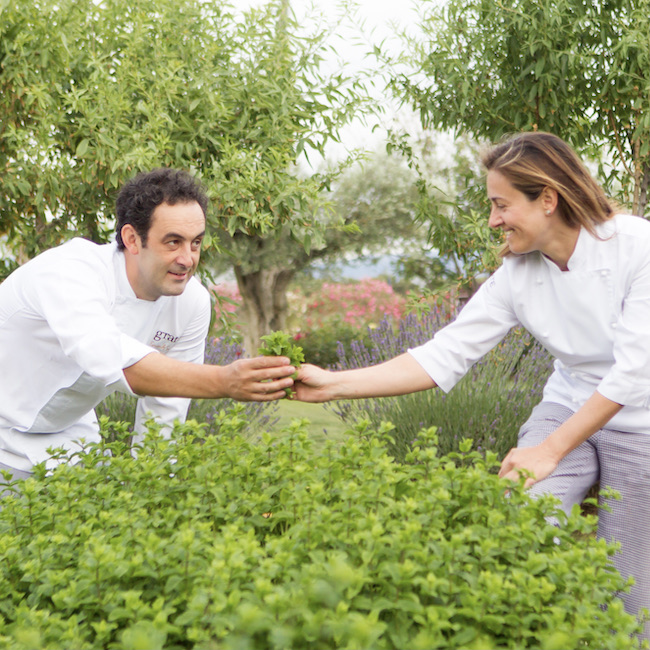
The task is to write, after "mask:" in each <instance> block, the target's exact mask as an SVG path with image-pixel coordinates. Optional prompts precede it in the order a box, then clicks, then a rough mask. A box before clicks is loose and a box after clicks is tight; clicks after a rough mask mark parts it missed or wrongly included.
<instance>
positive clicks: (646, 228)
mask: <svg viewBox="0 0 650 650" xmlns="http://www.w3.org/2000/svg"><path fill="white" fill-rule="evenodd" d="M598 234H599V235H604V236H606V237H609V236H612V235H623V236H625V235H631V236H633V237H641V238H647V239H650V221H648V220H647V219H644V218H643V217H638V216H636V215H634V214H624V213H620V214H616V215H614V216H613V217H612V218H611V219H609V220H608V221H605V222H604V223H602V224H600V225H599V226H598Z"/></svg>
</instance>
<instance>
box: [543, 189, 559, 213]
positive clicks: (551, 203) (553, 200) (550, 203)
mask: <svg viewBox="0 0 650 650" xmlns="http://www.w3.org/2000/svg"><path fill="white" fill-rule="evenodd" d="M540 198H541V200H542V207H543V208H544V212H545V213H546V214H547V215H549V216H550V215H552V214H553V213H554V212H555V211H556V210H557V203H558V200H557V191H556V190H554V189H553V188H552V187H548V186H547V187H545V188H544V189H543V190H542V193H541V195H540Z"/></svg>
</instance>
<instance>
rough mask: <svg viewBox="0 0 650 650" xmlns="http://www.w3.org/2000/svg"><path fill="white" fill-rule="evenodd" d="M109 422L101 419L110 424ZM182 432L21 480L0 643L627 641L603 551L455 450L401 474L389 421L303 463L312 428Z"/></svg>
mask: <svg viewBox="0 0 650 650" xmlns="http://www.w3.org/2000/svg"><path fill="white" fill-rule="evenodd" d="M102 425H103V426H104V427H105V426H107V423H106V421H103V422H102ZM242 426H243V421H242V418H241V415H240V414H238V413H237V412H235V413H233V414H231V415H229V416H226V417H225V418H224V422H223V426H222V431H223V435H222V437H221V438H217V437H214V436H207V437H206V436H204V435H203V433H202V427H201V426H199V425H197V424H196V423H190V424H187V425H185V426H183V427H179V428H178V429H177V431H176V433H175V440H174V442H173V443H171V444H170V443H168V442H165V441H163V440H162V439H161V438H160V437H159V436H158V435H157V434H156V432H155V431H153V430H152V431H151V433H150V435H149V436H148V437H147V439H146V440H145V442H144V443H143V445H142V446H141V447H140V448H139V449H138V452H139V453H138V456H137V458H134V457H133V456H132V455H131V453H130V452H129V450H128V448H127V447H126V446H125V445H123V444H122V443H120V442H115V443H112V444H102V445H98V446H93V447H89V448H88V449H87V450H85V451H84V452H83V453H81V454H79V456H78V457H77V458H76V460H77V461H78V462H77V464H76V465H62V466H59V467H58V468H57V469H55V470H54V471H53V472H52V474H51V475H50V476H46V475H45V470H44V468H41V469H40V470H39V471H38V472H37V473H36V476H35V477H34V478H32V479H29V480H28V481H26V482H24V483H19V484H17V485H16V486H15V489H16V491H17V495H16V497H15V498H14V497H5V499H4V500H3V508H2V510H1V511H0V576H1V580H2V585H3V593H2V599H1V600H0V614H1V616H0V644H1V645H2V646H3V647H7V648H12V649H14V650H33V649H34V648H39V649H41V650H59V649H64V648H72V647H73V648H75V649H76V650H91V649H94V648H97V649H100V648H101V649H106V648H109V649H110V648H120V649H126V648H130V649H134V648H148V649H150V650H159V649H162V648H166V649H173V648H175V649H181V648H197V649H199V648H202V649H206V650H207V649H208V648H224V649H225V650H228V649H232V650H234V649H236V648H247V649H249V650H255V649H256V648H259V649H260V650H261V649H264V650H267V649H274V648H278V649H280V648H282V649H283V650H285V649H286V650H290V649H292V648H296V649H303V648H307V647H314V648H319V649H320V648H322V649H324V650H325V649H327V648H332V649H333V648H350V649H353V648H357V649H365V648H373V649H377V650H380V649H383V648H386V649H388V648H400V649H403V648H414V649H417V648H423V649H424V648H426V650H435V649H436V648H439V649H445V650H447V649H451V648H465V649H470V648H478V649H484V648H491V649H495V650H496V649H498V648H547V649H550V648H560V647H561V648H578V647H579V648H594V649H598V650H607V649H612V650H614V649H617V650H624V649H626V648H635V647H637V642H636V641H635V640H634V638H632V637H631V636H630V635H631V634H632V633H633V632H634V631H637V630H638V627H637V625H636V623H635V621H634V619H633V617H631V616H630V615H628V614H626V613H625V612H624V611H623V607H622V604H621V602H620V601H619V600H618V599H617V598H616V596H615V595H614V594H615V593H617V592H619V591H620V590H622V589H624V588H625V585H624V583H623V580H622V579H621V578H620V576H619V575H618V574H616V573H615V572H613V571H612V570H611V568H610V565H609V560H610V556H611V555H612V553H613V552H614V549H613V548H612V547H608V546H607V545H606V544H605V542H604V541H602V540H596V539H595V538H594V537H593V536H588V537H586V538H585V539H584V540H581V541H578V540H577V539H576V536H575V533H576V532H583V533H584V532H587V531H589V530H591V529H592V528H593V518H584V517H581V516H579V515H578V514H577V510H576V513H575V514H573V515H572V516H571V517H570V518H569V519H568V521H565V520H566V517H565V516H564V515H562V514H561V513H560V518H561V519H562V520H563V521H564V522H565V525H563V526H562V527H561V528H560V529H557V528H555V527H554V526H552V525H550V524H549V523H547V521H546V517H547V516H548V515H550V514H552V513H553V512H554V511H555V506H554V505H552V501H551V500H550V499H541V500H537V501H531V499H530V497H529V496H528V495H527V494H526V492H525V491H523V490H522V489H521V488H520V487H517V486H514V487H512V489H511V490H510V495H509V497H508V498H505V497H504V487H505V484H504V483H503V481H501V480H500V479H498V478H497V477H496V476H494V475H493V474H491V473H490V471H489V469H490V466H491V465H493V464H494V463H495V460H496V459H495V457H494V456H489V457H488V458H487V460H485V459H483V457H482V456H481V455H479V454H477V453H476V452H470V451H469V445H467V444H464V445H463V452H462V453H461V454H459V455H456V456H448V457H444V458H438V456H437V453H436V450H435V434H434V433H433V432H432V431H431V430H428V431H423V432H422V433H421V435H420V436H419V439H418V441H417V443H416V445H415V447H414V449H413V451H412V452H411V455H410V458H409V460H410V462H409V463H408V464H406V465H399V464H396V463H395V462H394V461H393V460H392V459H391V458H390V456H389V455H388V454H387V452H386V446H385V442H386V435H387V433H388V431H389V428H387V427H385V428H384V429H382V430H380V431H373V430H371V429H369V428H368V427H367V426H366V425H365V424H363V423H362V424H359V425H358V426H356V427H355V429H354V431H353V432H351V433H352V435H351V436H350V438H349V439H348V440H347V441H346V442H345V443H344V444H343V445H336V446H335V445H329V446H327V447H326V449H325V451H322V450H321V451H320V452H319V453H317V454H315V453H313V452H312V450H311V444H310V440H309V436H308V433H307V424H306V422H305V421H295V422H294V423H293V424H292V425H291V426H290V427H289V429H288V430H286V431H285V432H284V433H283V435H281V436H279V437H272V436H270V435H267V434H262V436H261V440H260V441H259V443H257V444H251V443H249V442H246V441H245V440H244V439H243V438H242V437H241V436H240V435H239V433H238V431H239V430H240V429H241V427H242Z"/></svg>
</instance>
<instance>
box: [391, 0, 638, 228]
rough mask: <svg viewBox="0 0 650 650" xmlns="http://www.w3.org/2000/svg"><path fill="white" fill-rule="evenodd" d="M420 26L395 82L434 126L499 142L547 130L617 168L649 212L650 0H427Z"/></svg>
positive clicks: (634, 203)
mask: <svg viewBox="0 0 650 650" xmlns="http://www.w3.org/2000/svg"><path fill="white" fill-rule="evenodd" d="M419 7H420V9H421V23H420V24H421V31H420V33H419V34H418V35H417V36H415V37H413V38H411V39H410V41H409V48H408V50H409V54H408V58H409V59H410V62H409V63H408V64H407V72H406V73H400V74H395V75H394V76H393V80H392V86H393V88H394V89H395V90H396V92H397V93H398V95H399V96H400V97H401V98H402V100H403V101H405V102H408V103H409V104H410V105H412V106H413V107H414V108H415V109H416V110H417V111H418V112H419V114H420V117H421V120H422V123H423V124H424V125H426V126H428V127H432V128H444V129H454V130H455V131H456V132H466V133H469V134H471V135H472V136H473V137H475V138H479V139H480V138H486V139H490V140H495V139H498V138H500V137H501V136H502V135H504V134H506V133H508V132H515V131H522V130H545V131H551V132H553V133H556V134H557V135H559V136H561V137H563V138H565V139H567V140H568V141H570V142H571V143H572V144H573V145H574V146H575V147H576V148H578V149H579V150H581V151H582V152H583V153H585V154H592V155H593V156H594V158H596V159H598V160H600V159H601V158H602V154H603V153H604V154H606V155H605V159H608V160H610V161H611V164H612V169H611V170H606V169H605V167H603V169H602V170H601V171H602V172H603V174H604V175H605V176H607V178H606V180H608V181H609V184H610V188H611V189H613V190H615V189H616V188H617V187H618V188H620V190H621V197H622V199H623V200H624V201H626V202H628V203H629V204H630V206H631V208H632V210H633V211H634V213H636V214H640V215H644V214H647V212H648V205H647V188H648V182H649V180H650V104H649V103H648V97H649V96H650V39H649V38H648V34H649V33H650V2H649V0H607V1H606V2H583V1H582V0H558V1H557V2H552V3H549V2H540V1H539V0H503V1H500V2H488V1H484V0H449V1H448V2H445V3H444V4H440V3H434V2H431V1H430V0H419Z"/></svg>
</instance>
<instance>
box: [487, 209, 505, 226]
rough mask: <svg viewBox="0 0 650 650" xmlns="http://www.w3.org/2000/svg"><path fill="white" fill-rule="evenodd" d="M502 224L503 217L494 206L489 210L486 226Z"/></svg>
mask: <svg viewBox="0 0 650 650" xmlns="http://www.w3.org/2000/svg"><path fill="white" fill-rule="evenodd" d="M502 224H503V219H502V218H501V216H500V215H499V213H498V211H497V210H496V209H495V208H492V209H491V210H490V218H489V219H488V226H490V228H498V227H499V226H501V225H502Z"/></svg>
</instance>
